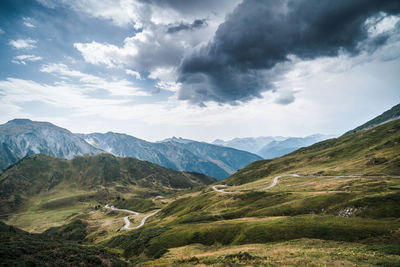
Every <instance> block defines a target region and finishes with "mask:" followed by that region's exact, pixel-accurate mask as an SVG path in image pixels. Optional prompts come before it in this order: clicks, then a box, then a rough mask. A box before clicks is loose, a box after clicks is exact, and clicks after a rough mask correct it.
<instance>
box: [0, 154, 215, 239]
mask: <svg viewBox="0 0 400 267" xmlns="http://www.w3.org/2000/svg"><path fill="white" fill-rule="evenodd" d="M215 181H216V180H215V179H214V178H211V177H208V176H205V175H202V174H197V173H188V172H182V171H175V170H172V169H168V168H164V167H161V166H158V165H156V164H153V163H150V162H146V161H140V160H137V159H133V158H118V157H115V156H112V155H109V154H101V155H97V156H79V157H76V158H74V159H72V160H66V159H60V158H55V157H53V156H49V155H45V154H38V155H33V156H29V157H26V158H24V159H23V160H21V161H20V162H18V163H17V164H15V165H13V166H11V167H10V168H8V169H7V170H6V171H4V172H3V173H2V174H1V175H0V215H1V216H2V218H3V219H6V220H8V223H11V224H13V225H17V226H18V227H22V228H23V229H27V230H34V229H32V228H31V226H35V225H36V226H37V227H39V225H40V227H41V228H37V229H36V230H34V231H42V230H43V229H46V228H47V227H50V226H55V225H58V224H59V223H62V222H63V221H64V220H65V219H66V218H68V217H69V216H71V215H73V214H76V213H79V212H82V211H85V210H88V209H89V210H90V209H91V208H93V207H95V206H98V205H100V206H102V205H104V204H106V203H112V202H114V201H116V200H117V199H127V201H126V202H127V203H126V205H128V206H129V207H134V208H136V207H138V208H139V209H140V211H142V210H143V211H144V210H147V209H151V208H154V207H155V206H154V204H153V203H152V202H151V200H148V201H147V203H144V204H141V205H142V206H140V205H139V206H138V203H136V202H135V204H136V205H129V203H131V202H132V201H129V199H130V198H132V197H136V198H140V199H141V201H144V199H146V198H151V197H155V196H158V195H165V194H171V193H173V192H175V191H177V190H183V189H188V188H191V187H194V186H199V185H206V184H210V183H213V182H215ZM14 215H15V216H14ZM46 217H47V221H46V220H45V218H46ZM9 219H11V221H10V220H9ZM47 224H48V225H47Z"/></svg>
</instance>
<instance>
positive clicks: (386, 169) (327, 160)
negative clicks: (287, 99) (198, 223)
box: [225, 120, 400, 184]
mask: <svg viewBox="0 0 400 267" xmlns="http://www.w3.org/2000/svg"><path fill="white" fill-rule="evenodd" d="M399 152H400V120H394V121H391V122H388V123H385V124H383V125H380V126H378V127H375V128H373V129H370V130H366V131H361V132H357V133H354V134H349V135H345V136H342V137H339V138H333V139H329V140H326V141H323V142H319V143H317V144H314V145H312V146H309V147H306V148H301V149H299V150H297V151H295V152H293V153H291V154H289V155H286V156H284V157H280V158H276V159H273V160H262V161H257V162H254V163H252V164H250V165H248V166H246V167H245V168H243V169H242V170H240V171H238V172H237V173H235V174H234V175H232V176H231V177H229V178H228V179H226V180H225V182H226V183H228V184H244V183H248V182H251V181H255V180H258V179H261V178H264V177H267V176H270V175H274V174H281V173H285V172H292V173H294V172H299V173H301V174H310V175H346V174H359V175H399V174H400V153H399Z"/></svg>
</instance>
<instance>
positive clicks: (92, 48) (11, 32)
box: [0, 0, 400, 142]
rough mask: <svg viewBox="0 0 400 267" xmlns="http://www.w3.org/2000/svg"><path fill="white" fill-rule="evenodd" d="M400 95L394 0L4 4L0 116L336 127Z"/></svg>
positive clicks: (212, 127)
mask: <svg viewBox="0 0 400 267" xmlns="http://www.w3.org/2000/svg"><path fill="white" fill-rule="evenodd" d="M399 102H400V2H399V1H398V0H385V1H379V0H352V1H348V0H335V1H329V0H242V1H241V0H202V1H198V0H163V1H156V0H74V1H72V0H1V1H0V123H1V124H2V123H6V122H7V121H9V120H12V119H14V118H29V119H32V120H37V121H49V122H51V123H54V124H56V125H58V126H60V127H63V128H67V129H69V130H70V131H72V132H79V133H91V132H108V131H113V132H122V133H127V134H130V135H133V136H136V137H138V138H142V139H145V140H148V141H156V140H162V139H164V138H168V137H171V136H178V137H183V138H189V139H194V140H200V141H206V142H209V141H213V140H215V139H223V140H228V139H232V138H235V137H256V136H306V135H311V134H315V133H322V134H334V135H339V134H342V133H344V132H346V131H347V130H350V129H352V128H355V127H357V126H359V125H360V124H362V123H364V122H366V121H367V120H369V119H371V118H373V117H375V116H377V115H379V114H381V113H382V112H384V111H385V110H387V109H389V108H391V107H392V106H394V105H396V104H398V103H399Z"/></svg>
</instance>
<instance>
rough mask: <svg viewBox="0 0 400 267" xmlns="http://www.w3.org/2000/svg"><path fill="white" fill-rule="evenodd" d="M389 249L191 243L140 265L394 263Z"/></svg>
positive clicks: (314, 242) (303, 242)
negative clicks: (205, 244)
mask: <svg viewBox="0 0 400 267" xmlns="http://www.w3.org/2000/svg"><path fill="white" fill-rule="evenodd" d="M397 248H398V247H396V249H397ZM392 252H393V248H390V249H388V248H387V247H384V246H377V247H371V246H368V245H365V244H361V243H350V242H343V241H326V240H319V239H309V238H302V239H295V240H290V241H284V242H275V243H270V244H251V245H233V246H204V245H201V244H193V245H189V246H182V247H177V248H173V249H170V250H169V251H168V252H167V253H166V254H164V256H163V257H161V258H160V259H157V260H153V261H148V262H146V263H143V264H142V266H193V265H197V264H200V265H212V266H397V265H399V264H400V256H399V255H398V254H393V253H392Z"/></svg>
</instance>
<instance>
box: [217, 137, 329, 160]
mask: <svg viewBox="0 0 400 267" xmlns="http://www.w3.org/2000/svg"><path fill="white" fill-rule="evenodd" d="M332 137H333V135H323V134H314V135H310V136H306V137H283V136H261V137H246V138H234V139H232V140H229V141H224V140H221V139H217V140H215V141H214V142H212V143H213V144H215V145H220V146H225V147H232V148H236V149H240V150H244V151H248V152H251V153H255V154H257V155H259V156H261V157H263V158H264V159H271V158H276V157H281V156H283V155H286V154H288V153H290V152H292V151H295V150H296V149H299V148H301V147H306V146H309V145H312V144H314V143H317V142H320V141H322V140H326V139H328V138H332Z"/></svg>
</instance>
